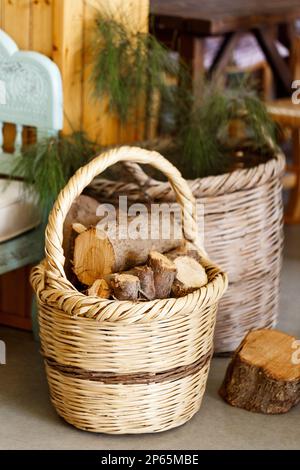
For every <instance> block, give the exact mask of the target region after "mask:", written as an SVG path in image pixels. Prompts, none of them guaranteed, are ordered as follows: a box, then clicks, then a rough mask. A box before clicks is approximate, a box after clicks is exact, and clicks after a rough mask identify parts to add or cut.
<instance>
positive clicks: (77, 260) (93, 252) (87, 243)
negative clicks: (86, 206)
mask: <svg viewBox="0 0 300 470" xmlns="http://www.w3.org/2000/svg"><path fill="white" fill-rule="evenodd" d="M139 217H141V216H139ZM148 217H149V216H148V215H147V214H145V221H144V222H145V223H144V226H145V227H148V233H146V234H145V233H144V234H143V233H141V234H140V236H139V235H138V234H137V238H136V239H134V238H131V237H127V238H126V239H122V238H120V237H119V234H120V233H121V232H122V227H120V225H119V221H117V230H116V234H110V232H109V231H108V232H104V231H101V230H98V229H97V228H96V227H90V228H89V229H88V230H86V231H84V232H82V233H80V234H79V235H78V236H77V237H76V238H75V242H74V255H73V270H74V273H75V274H76V276H77V278H78V280H79V281H80V282H81V283H82V284H85V285H88V286H90V285H92V284H93V282H94V281H95V280H96V279H100V278H103V277H104V276H105V275H106V274H110V273H115V272H121V271H126V270H128V269H130V268H132V267H134V266H138V265H141V264H144V263H145V262H146V261H147V258H148V255H149V253H150V251H152V250H156V251H159V252H161V253H164V252H166V251H170V250H172V249H174V248H176V247H178V246H180V245H181V244H182V242H183V239H182V237H181V238H172V237H171V238H168V239H165V238H164V236H163V234H161V231H162V230H161V219H160V218H158V219H157V220H155V221H152V222H153V223H152V226H151V224H150V223H148V222H149V221H148ZM141 220H142V219H141V218H140V221H141ZM82 223H83V222H82ZM170 223H171V234H175V235H176V234H178V231H176V230H175V229H174V224H175V223H176V222H175V220H174V218H172V217H170ZM140 224H141V226H142V225H143V222H140ZM155 224H158V227H157V229H156V228H155V226H154V225H155ZM84 225H86V224H84ZM152 230H153V231H155V233H158V234H160V235H161V236H160V238H158V239H153V240H152V238H151V231H152ZM152 233H153V232H152ZM145 235H146V236H145ZM176 236H177V235H176Z"/></svg>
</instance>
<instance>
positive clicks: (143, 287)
mask: <svg viewBox="0 0 300 470" xmlns="http://www.w3.org/2000/svg"><path fill="white" fill-rule="evenodd" d="M132 274H134V275H135V276H137V277H138V278H139V280H140V292H141V294H142V295H143V296H144V297H145V298H146V299H147V300H153V299H155V285H154V274H153V271H152V269H151V268H150V267H149V266H137V267H136V268H134V269H133V270H132Z"/></svg>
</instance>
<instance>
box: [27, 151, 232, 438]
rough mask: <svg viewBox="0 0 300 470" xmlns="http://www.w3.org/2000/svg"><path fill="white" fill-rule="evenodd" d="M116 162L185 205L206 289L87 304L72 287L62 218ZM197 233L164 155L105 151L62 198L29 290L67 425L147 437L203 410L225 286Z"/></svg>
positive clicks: (53, 391) (188, 199)
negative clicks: (156, 180) (159, 175)
mask: <svg viewBox="0 0 300 470" xmlns="http://www.w3.org/2000/svg"><path fill="white" fill-rule="evenodd" d="M118 161H123V162H124V161H127V162H137V163H141V164H151V165H153V166H154V167H155V168H157V169H158V170H160V171H162V172H163V173H164V174H165V175H166V176H167V178H168V180H169V182H170V184H171V186H172V187H173V189H174V191H175V194H176V198H177V201H178V203H179V204H180V205H181V207H182V215H183V219H184V224H183V227H184V235H185V239H186V240H187V243H189V244H191V245H192V246H194V247H196V248H197V249H198V251H199V252H200V254H201V256H202V263H203V265H204V267H205V268H206V271H207V275H208V279H209V282H208V284H207V285H206V286H204V287H202V288H201V289H199V290H197V291H195V292H193V293H192V294H189V295H187V296H185V297H182V298H179V299H175V298H170V299H161V300H153V301H149V302H148V301H147V302H131V301H118V300H104V299H99V298H98V297H91V296H86V295H84V294H82V293H80V292H78V291H77V290H76V289H75V287H74V286H73V285H72V284H71V283H70V282H69V281H68V280H67V279H66V276H65V272H64V261H65V260H64V255H63V250H62V238H63V222H64V219H65V217H66V215H67V213H68V211H69V209H70V207H71V204H72V202H73V201H74V199H75V198H76V197H77V196H78V195H79V194H81V192H82V191H83V189H84V188H85V187H86V186H87V185H88V184H89V183H90V182H91V181H92V180H93V178H94V177H95V176H96V175H99V174H100V173H102V172H103V171H104V170H105V169H106V168H107V167H109V166H111V165H113V164H114V163H117V162H118ZM197 231H198V230H197V223H196V215H195V200H194V198H193V196H192V193H191V191H190V189H189V186H188V185H187V183H186V182H185V181H184V180H183V179H182V177H181V175H180V173H179V172H178V170H177V169H176V168H175V167H174V166H173V165H171V163H169V162H168V161H167V160H165V159H164V158H163V157H162V156H161V155H160V154H159V153H157V152H153V151H152V152H150V151H148V150H143V149H140V148H138V147H121V148H119V149H117V150H111V151H108V152H106V153H104V154H102V155H100V156H99V157H97V158H95V159H94V160H93V161H92V162H90V163H89V164H87V165H86V166H84V167H83V168H81V169H80V170H78V171H77V173H76V174H75V175H74V176H73V177H72V178H71V179H70V181H69V183H68V184H67V186H66V187H65V188H64V189H63V191H62V192H61V193H60V195H59V196H58V199H57V201H56V203H55V205H54V207H53V210H52V212H51V214H50V216H49V221H48V226H47V229H46V239H45V245H46V246H45V253H46V258H45V260H44V261H43V262H42V263H41V264H40V265H38V266H37V267H35V268H34V269H33V271H32V274H31V282H32V285H33V287H34V290H35V292H36V295H37V300H38V308H39V326H40V337H41V349H42V353H43V355H44V359H45V366H46V373H47V378H48V383H49V388H50V396H51V400H52V403H53V405H54V407H55V408H56V410H57V412H58V414H59V415H61V416H62V417H63V418H64V419H65V420H66V421H68V422H69V423H71V424H73V425H74V426H76V427H78V428H80V429H85V430H88V431H93V432H104V433H113V434H124V433H145V432H158V431H163V430H166V429H170V428H173V427H175V426H179V425H181V424H183V423H185V422H186V421H187V420H188V419H190V418H191V417H192V416H193V415H194V414H195V413H196V412H197V410H198V409H199V407H200V405H201V401H202V397H203V393H204V390H205V386H206V380H207V374H208V370H209V365H210V358H211V355H212V348H213V336H214V327H215V321H216V311H217V304H218V301H219V299H220V298H221V297H222V295H223V293H224V291H225V290H226V287H227V276H226V275H225V274H224V273H223V272H222V271H221V270H220V269H219V268H218V267H217V266H216V265H214V264H213V263H212V262H211V261H209V260H208V259H207V256H206V254H205V251H204V249H202V248H201V246H200V244H199V240H198V235H197Z"/></svg>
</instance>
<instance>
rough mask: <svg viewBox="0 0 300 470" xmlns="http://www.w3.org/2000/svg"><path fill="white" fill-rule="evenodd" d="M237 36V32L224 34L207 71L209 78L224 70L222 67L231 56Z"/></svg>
mask: <svg viewBox="0 0 300 470" xmlns="http://www.w3.org/2000/svg"><path fill="white" fill-rule="evenodd" d="M239 38H240V35H239V33H234V32H232V33H227V34H225V36H224V38H223V41H222V43H221V45H220V47H219V49H218V51H217V53H216V55H215V57H214V60H213V63H212V64H211V66H210V69H209V71H208V76H209V77H210V78H212V77H213V76H218V75H220V74H221V73H223V72H224V69H225V67H226V66H227V64H228V62H229V60H230V58H231V56H232V52H233V50H234V48H235V46H236V44H237V42H238V40H239Z"/></svg>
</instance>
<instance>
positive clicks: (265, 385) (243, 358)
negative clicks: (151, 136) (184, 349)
mask: <svg viewBox="0 0 300 470" xmlns="http://www.w3.org/2000/svg"><path fill="white" fill-rule="evenodd" d="M297 348H298V351H299V349H300V347H299V342H297V341H296V339H295V338H294V337H293V336H290V335H288V334H286V333H282V332H280V331H278V330H267V329H262V330H256V331H252V332H250V333H248V335H247V336H246V337H245V339H244V340H243V341H242V343H241V345H240V346H239V348H238V349H237V350H236V352H235V353H234V356H233V358H232V360H231V363H230V364H229V366H228V369H227V372H226V375H225V379H224V382H223V384H222V386H221V389H220V391H219V393H220V395H221V396H222V398H224V400H226V401H227V402H228V403H229V404H230V405H233V406H236V407H239V408H244V409H246V410H249V411H255V412H260V413H269V414H276V413H286V412H287V411H289V409H290V408H291V407H293V406H294V405H296V404H297V403H298V402H299V401H300V360H299V359H300V354H298V352H297ZM297 354H298V356H297Z"/></svg>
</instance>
